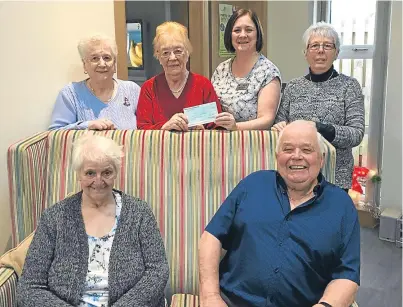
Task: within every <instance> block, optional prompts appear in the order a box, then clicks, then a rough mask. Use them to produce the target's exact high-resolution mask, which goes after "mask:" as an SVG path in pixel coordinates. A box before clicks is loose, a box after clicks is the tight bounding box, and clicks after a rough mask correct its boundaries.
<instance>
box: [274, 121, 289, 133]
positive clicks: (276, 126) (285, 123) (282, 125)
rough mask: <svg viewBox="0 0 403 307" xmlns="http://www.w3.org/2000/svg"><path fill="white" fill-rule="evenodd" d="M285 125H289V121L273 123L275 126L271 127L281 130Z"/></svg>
mask: <svg viewBox="0 0 403 307" xmlns="http://www.w3.org/2000/svg"><path fill="white" fill-rule="evenodd" d="M285 126H287V122H285V121H283V122H279V123H277V124H275V125H273V127H271V130H272V131H277V132H280V131H281V130H283V129H284V128H285Z"/></svg>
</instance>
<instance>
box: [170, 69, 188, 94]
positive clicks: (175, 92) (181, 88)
mask: <svg viewBox="0 0 403 307" xmlns="http://www.w3.org/2000/svg"><path fill="white" fill-rule="evenodd" d="M188 77H189V71H188V70H187V71H186V77H185V81H184V82H183V84H182V85H181V87H179V88H178V89H177V90H173V89H171V88H169V89H170V90H171V92H172V93H174V94H177V93H179V92H180V91H182V90H183V88H184V87H185V84H186V82H187V80H188ZM168 87H169V85H168Z"/></svg>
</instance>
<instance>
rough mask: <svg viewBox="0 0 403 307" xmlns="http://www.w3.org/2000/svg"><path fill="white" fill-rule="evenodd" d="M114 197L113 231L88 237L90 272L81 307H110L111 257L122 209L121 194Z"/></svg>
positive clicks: (115, 194)
mask: <svg viewBox="0 0 403 307" xmlns="http://www.w3.org/2000/svg"><path fill="white" fill-rule="evenodd" d="M114 196H115V201H116V216H115V224H114V225H113V227H112V230H111V231H110V232H109V233H108V234H107V235H105V236H103V237H101V238H97V237H93V236H90V235H88V246H89V258H88V272H87V280H86V285H85V292H84V295H83V296H82V297H81V299H80V304H79V305H78V306H79V307H108V298H109V292H108V268H109V256H110V254H111V248H112V243H113V239H114V238H115V232H116V227H117V225H118V223H119V217H120V211H121V209H122V198H121V196H120V194H119V193H115V192H114Z"/></svg>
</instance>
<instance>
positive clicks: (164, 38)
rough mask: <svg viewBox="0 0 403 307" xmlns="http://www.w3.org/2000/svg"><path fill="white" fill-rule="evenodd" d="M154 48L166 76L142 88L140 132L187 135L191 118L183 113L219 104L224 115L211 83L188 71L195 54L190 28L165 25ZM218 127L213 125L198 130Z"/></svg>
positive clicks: (197, 127)
mask: <svg viewBox="0 0 403 307" xmlns="http://www.w3.org/2000/svg"><path fill="white" fill-rule="evenodd" d="M153 44H154V56H155V57H156V58H157V59H158V60H159V62H160V64H161V65H162V68H163V69H164V72H163V73H161V74H159V75H157V76H155V77H153V78H151V79H149V80H147V81H146V82H145V83H144V84H143V86H142V87H141V92H140V98H139V104H138V107H137V128H138V129H144V130H153V129H154V130H156V129H162V130H177V131H187V130H188V128H189V127H188V118H187V117H186V116H185V115H184V114H183V112H184V111H183V109H184V108H188V107H193V106H197V105H201V104H204V103H209V102H215V103H216V104H217V110H218V112H219V113H220V112H221V106H220V103H219V101H218V97H217V95H216V93H215V91H214V88H213V85H212V84H211V83H210V81H209V80H208V79H207V78H205V77H203V76H201V75H198V74H195V73H192V72H189V71H188V70H187V68H186V64H187V62H188V60H189V55H190V53H191V52H192V45H191V44H190V41H189V39H188V31H187V29H186V27H185V26H183V25H181V24H179V23H177V22H172V21H167V22H164V23H163V24H161V25H159V26H158V27H157V30H156V36H155V38H154V41H153ZM214 127H215V125H214V123H210V124H207V125H205V126H196V127H195V128H196V129H204V128H208V129H209V128H214Z"/></svg>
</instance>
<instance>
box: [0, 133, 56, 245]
mask: <svg viewBox="0 0 403 307" xmlns="http://www.w3.org/2000/svg"><path fill="white" fill-rule="evenodd" d="M48 134H49V132H48V131H46V132H41V133H38V134H35V135H34V136H31V137H29V138H26V139H24V140H21V141H19V142H17V143H15V144H13V145H11V146H10V147H9V149H8V152H7V169H8V185H9V194H10V210H11V223H12V246H13V247H15V246H17V244H18V243H20V242H21V241H22V240H24V238H26V237H27V236H28V235H29V234H30V233H31V232H33V231H34V230H35V228H36V225H37V222H38V217H39V216H40V214H41V213H42V211H43V209H44V206H45V196H46V193H47V192H46V186H47V185H46V178H47V176H46V170H47V167H46V166H47V159H48V153H47V151H48V137H47V136H48Z"/></svg>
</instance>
